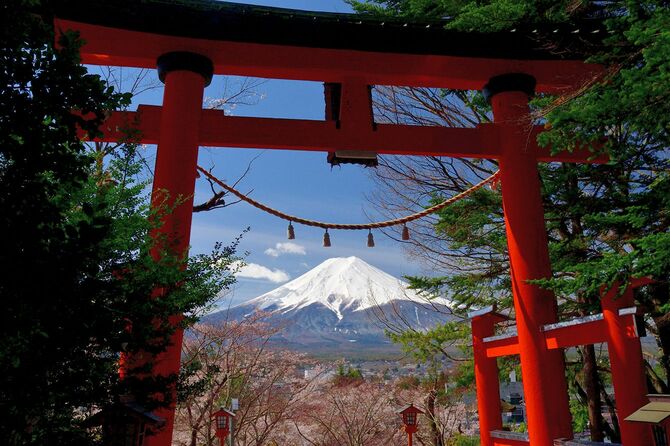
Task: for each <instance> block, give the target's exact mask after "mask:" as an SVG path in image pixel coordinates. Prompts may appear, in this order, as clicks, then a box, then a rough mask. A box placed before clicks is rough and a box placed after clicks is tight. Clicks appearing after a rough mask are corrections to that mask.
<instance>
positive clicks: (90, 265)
mask: <svg viewBox="0 0 670 446" xmlns="http://www.w3.org/2000/svg"><path fill="white" fill-rule="evenodd" d="M50 5H51V2H48V1H43V2H42V1H37V0H19V1H16V2H4V3H3V5H2V6H1V8H2V14H0V16H1V17H2V19H1V20H2V31H0V32H1V33H2V34H1V35H2V41H3V46H2V48H1V49H0V65H1V66H2V69H0V98H2V99H0V191H1V192H0V207H1V208H2V213H1V214H0V234H2V235H1V236H0V237H1V238H2V243H0V246H2V250H0V271H2V280H0V296H2V301H3V304H4V306H5V308H4V309H3V312H2V320H1V323H0V339H2V341H1V342H0V374H2V377H3V379H2V380H1V383H0V418H1V419H2V423H0V436H1V437H2V438H3V441H4V442H6V444H10V445H24V444H40V445H48V444H69V445H77V444H94V443H95V442H96V441H97V440H99V439H96V438H95V436H93V435H92V434H90V433H89V432H87V431H86V430H85V429H84V428H83V427H82V424H81V422H82V420H83V419H84V418H85V417H86V416H87V415H90V414H91V413H92V412H93V411H95V410H98V409H100V408H102V407H104V406H105V405H107V404H110V403H113V402H115V401H117V400H118V398H119V397H120V396H121V395H127V394H132V395H133V396H134V397H135V398H136V400H138V401H139V402H141V403H143V404H146V406H147V408H151V407H153V406H155V405H158V404H165V403H166V402H167V400H165V401H162V402H161V401H160V400H161V398H158V399H156V398H153V397H155V396H156V395H157V394H166V395H170V394H171V392H170V391H169V389H171V388H172V386H173V385H174V382H175V381H176V380H177V377H176V376H172V377H168V378H166V379H161V380H152V379H150V378H146V379H139V378H137V379H126V380H124V381H120V380H119V378H118V373H117V369H118V359H119V352H121V351H125V352H127V353H130V354H132V353H133V352H139V351H148V352H153V353H155V352H159V351H162V350H164V349H165V347H166V346H167V345H168V342H169V337H170V335H171V333H172V332H173V331H174V327H173V326H171V325H170V324H169V323H167V320H168V316H169V315H174V314H181V313H184V314H186V317H185V318H184V319H183V321H182V325H183V326H188V325H189V324H190V323H192V322H193V321H194V319H195V318H196V317H197V314H198V311H200V310H201V309H202V308H203V306H205V305H207V304H208V303H209V302H210V301H211V299H212V298H213V297H214V296H215V295H216V294H217V293H218V292H219V291H220V290H221V289H222V288H225V287H226V286H228V285H230V284H231V283H232V280H233V278H232V277H231V276H230V274H229V273H228V269H227V266H228V264H229V263H230V262H231V260H232V258H233V254H234V248H235V245H234V244H233V245H232V246H230V247H217V249H215V251H214V253H213V254H212V255H209V256H200V257H195V258H191V259H183V258H175V257H174V256H169V255H165V256H163V258H162V260H161V261H160V262H155V261H153V260H152V259H151V257H150V256H149V254H148V253H149V248H150V246H151V239H150V237H149V232H150V231H151V229H152V225H153V224H152V223H151V222H152V221H154V222H155V221H158V220H159V218H149V217H150V212H149V207H148V200H147V199H146V197H145V196H144V195H143V194H144V190H145V189H146V185H145V184H142V183H138V182H137V181H136V180H135V178H136V174H137V172H138V169H139V165H138V163H137V152H136V150H135V149H136V147H135V145H133V144H131V143H128V144H124V145H122V146H119V148H118V150H117V151H116V152H115V153H114V154H113V156H112V157H111V158H109V159H108V160H107V161H106V163H105V165H104V169H102V170H100V164H98V165H97V166H96V162H95V156H94V154H92V153H91V150H90V149H89V148H88V147H87V146H86V145H85V144H83V143H82V142H81V140H80V138H79V131H82V132H84V133H85V134H88V135H89V136H94V135H95V134H96V132H97V128H98V126H99V124H100V123H101V122H102V120H103V119H104V116H105V112H106V111H107V110H112V109H118V108H122V107H124V106H125V105H127V104H128V102H129V99H130V97H129V95H127V94H121V93H117V92H115V91H114V90H113V89H112V88H111V87H108V86H107V85H105V83H103V82H102V81H101V80H100V78H99V77H98V76H95V75H91V74H89V73H88V72H87V70H86V68H84V67H83V66H81V65H80V63H79V62H80V60H79V56H78V48H79V45H80V42H79V41H78V39H77V36H76V35H75V34H67V35H65V36H62V37H61V38H60V39H59V46H58V48H55V47H54V45H53V43H54V41H55V34H54V29H53V26H52V23H53V22H52V16H51V14H50V10H49V6H50ZM72 110H79V111H80V112H81V115H75V114H73V113H72ZM82 116H86V119H84V118H83V117H82ZM78 129H80V130H78ZM161 212H169V209H166V210H161ZM154 217H160V215H154ZM184 263H186V267H185V268H182V267H181V266H183V265H184ZM156 286H160V287H162V288H163V289H164V290H166V292H165V296H164V298H161V299H151V298H150V296H151V291H152V290H153V289H154V288H155V287H156ZM152 405H153V406H152Z"/></svg>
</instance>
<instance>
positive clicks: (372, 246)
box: [368, 229, 375, 248]
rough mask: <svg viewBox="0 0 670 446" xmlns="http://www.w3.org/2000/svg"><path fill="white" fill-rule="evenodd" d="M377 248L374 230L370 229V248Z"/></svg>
mask: <svg viewBox="0 0 670 446" xmlns="http://www.w3.org/2000/svg"><path fill="white" fill-rule="evenodd" d="M374 247H375V238H374V237H373V235H372V229H368V248H374Z"/></svg>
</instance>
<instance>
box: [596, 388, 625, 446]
mask: <svg viewBox="0 0 670 446" xmlns="http://www.w3.org/2000/svg"><path fill="white" fill-rule="evenodd" d="M600 394H601V395H602V397H603V401H605V405H607V409H608V410H609V413H610V415H611V416H612V428H611V430H609V426H608V430H609V432H608V433H607V435H608V437H610V440H611V441H612V443H620V442H621V429H620V428H619V417H617V414H616V409H615V407H614V402H613V401H612V399H611V398H610V396H609V395H608V394H607V392H606V391H605V388H604V387H603V386H600Z"/></svg>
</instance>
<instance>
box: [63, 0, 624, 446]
mask: <svg viewBox="0 0 670 446" xmlns="http://www.w3.org/2000/svg"><path fill="white" fill-rule="evenodd" d="M128 8H130V9H128ZM240 8H241V7H239V6H231V5H228V6H226V4H225V3H221V2H214V1H202V2H190V3H184V4H166V3H163V2H160V1H158V0H150V1H146V2H141V3H137V4H134V5H133V6H128V5H127V4H126V3H124V2H119V3H116V2H103V1H87V2H86V1H68V2H64V6H62V7H61V9H60V11H59V12H58V13H57V17H58V18H57V19H56V20H55V26H56V28H57V29H59V30H63V31H65V30H68V29H73V30H77V31H79V32H80V34H81V36H82V38H83V40H84V41H85V42H86V45H85V46H84V47H83V48H82V51H81V54H82V62H83V63H88V64H98V65H120V66H129V67H143V68H154V67H157V68H158V71H159V77H160V79H161V80H163V81H164V83H165V90H164V99H163V105H162V107H148V106H140V107H139V109H138V111H137V112H115V113H112V115H111V116H110V118H109V120H108V121H107V123H106V124H105V126H104V128H103V129H102V130H103V136H102V138H101V139H102V140H109V141H117V140H122V139H124V138H125V136H126V135H127V133H126V132H125V131H126V130H127V128H128V127H131V128H132V127H135V128H136V129H137V130H139V134H140V142H144V143H150V144H158V153H157V159H156V168H155V178H154V185H153V191H154V192H153V196H152V201H153V203H159V202H161V201H162V200H163V199H164V198H165V196H164V192H167V193H168V194H169V195H168V197H169V199H170V200H174V199H175V198H176V197H186V198H187V199H185V200H183V201H181V202H180V204H179V205H178V206H176V207H175V210H174V211H173V213H172V214H170V215H168V216H167V217H166V218H165V221H164V225H163V227H162V228H161V231H162V232H163V233H165V234H166V235H167V237H168V239H169V240H170V241H172V242H173V244H172V249H173V250H174V251H175V252H176V253H178V254H184V253H185V252H186V251H187V249H188V244H189V237H190V226H191V218H192V216H191V213H192V212H191V210H192V201H193V192H194V186H195V178H196V170H195V168H196V161H197V155H198V147H199V146H201V145H207V146H226V147H240V148H244V147H263V148H275V149H290V150H318V151H335V150H365V151H373V152H377V153H381V154H398V155H400V154H402V155H435V156H451V157H468V158H491V159H497V160H499V163H500V178H501V185H502V191H503V206H504V212H505V221H506V228H507V238H508V246H509V252H510V261H511V270H512V290H513V294H514V303H515V309H516V317H517V329H518V336H517V339H518V342H517V344H518V349H519V353H520V357H521V365H522V376H523V383H524V389H525V394H526V403H527V407H528V428H529V435H530V441H531V444H532V445H533V446H549V445H551V444H552V442H553V440H554V439H556V438H561V437H570V436H571V435H572V429H571V425H570V412H569V406H568V397H567V385H566V382H565V376H564V373H563V370H564V364H563V355H562V352H561V351H560V350H556V349H552V348H549V347H548V346H547V344H546V342H545V340H544V334H543V332H542V327H544V326H545V325H547V324H551V323H554V322H556V302H555V298H554V297H553V295H552V294H551V293H549V292H547V291H545V290H542V289H540V288H539V287H537V286H536V285H530V284H529V283H528V280H532V279H540V278H545V277H549V276H550V275H551V268H550V264H549V255H548V252H547V239H546V232H545V227H544V215H543V209H542V202H541V193H540V184H539V178H538V172H537V163H538V162H546V161H564V162H593V160H591V159H590V153H589V152H587V151H581V150H577V151H575V152H573V153H566V154H560V155H553V156H552V155H550V154H549V151H548V150H545V149H540V148H539V147H538V146H537V144H536V143H535V137H536V136H537V134H538V133H539V132H540V131H541V129H540V128H538V127H534V126H532V123H531V117H530V114H529V108H528V100H529V97H530V96H531V95H532V94H533V93H534V92H535V91H542V92H550V93H559V94H560V93H568V92H570V91H572V90H575V89H577V88H580V87H582V86H583V85H585V84H586V83H588V82H589V81H591V80H592V79H593V78H594V77H595V76H597V74H598V73H599V72H600V70H601V68H600V67H598V66H594V65H588V64H584V63H583V62H582V61H581V59H582V56H581V55H579V54H577V55H576V56H574V57H573V58H569V57H566V56H565V54H566V53H563V54H562V55H560V56H559V55H557V54H552V53H550V52H547V51H545V50H542V49H540V48H537V46H536V45H535V44H534V41H533V40H532V39H531V38H529V36H530V35H532V32H531V31H529V32H528V33H525V34H524V33H522V32H518V33H498V34H494V35H487V34H478V33H456V32H451V31H445V30H444V29H442V26H441V24H431V23H428V24H420V25H415V24H407V23H402V22H400V23H393V22H386V21H380V20H378V21H375V20H363V19H361V18H360V17H357V16H349V15H337V14H312V13H299V12H296V11H288V12H287V11H284V10H275V9H271V8H260V9H259V8H253V9H248V10H247V9H244V8H243V7H242V9H240ZM408 25H409V26H408ZM431 26H432V28H431ZM268 30H269V31H268ZM254 32H256V34H254ZM573 32H574V30H573ZM576 32H579V30H577V31H576ZM591 32H593V33H597V32H598V29H597V28H596V29H595V30H593V31H589V34H587V36H588V35H591V34H590V33H591ZM566 35H568V36H569V35H570V34H566ZM304 36H308V37H307V38H305V37H304ZM568 40H569V39H568ZM213 74H229V75H245V76H258V77H268V78H282V79H295V80H312V81H321V82H328V83H338V84H341V86H342V88H341V98H340V107H339V110H340V114H339V116H338V117H337V118H338V119H337V120H336V121H335V122H333V121H304V120H286V119H262V118H239V117H229V116H224V115H223V113H222V112H220V111H212V110H203V109H202V99H203V91H204V87H205V86H206V85H207V84H208V83H209V82H210V80H211V77H212V76H213ZM373 85H402V86H427V87H444V88H451V89H471V90H481V89H484V91H485V92H486V94H487V97H488V99H489V100H490V102H491V105H492V107H493V115H494V123H493V124H487V125H481V126H479V127H476V128H441V127H413V126H402V125H390V124H378V123H374V119H373V116H372V114H371V106H370V96H369V94H368V92H369V87H370V86H373ZM181 336H182V334H181V332H177V333H176V335H175V337H174V339H173V345H172V346H171V347H170V348H169V350H168V351H167V352H166V353H165V354H163V355H161V356H160V357H159V358H157V362H158V365H157V367H156V370H155V373H157V374H168V373H174V372H176V371H178V370H179V359H180V357H179V352H180V345H181ZM540 365H541V366H540ZM496 397H497V396H496ZM162 415H163V416H165V418H166V420H167V423H166V428H165V429H164V430H163V431H162V432H161V433H159V434H158V435H156V436H154V437H151V438H150V439H149V444H150V445H160V446H167V445H169V444H170V442H171V435H172V426H173V410H166V411H164V413H163V414H162ZM626 446H628V445H626Z"/></svg>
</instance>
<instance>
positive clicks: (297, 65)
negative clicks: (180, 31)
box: [55, 19, 602, 93]
mask: <svg viewBox="0 0 670 446" xmlns="http://www.w3.org/2000/svg"><path fill="white" fill-rule="evenodd" d="M55 24H56V29H61V30H68V29H73V30H79V32H80V33H81V37H82V38H83V39H84V41H86V45H85V46H84V47H83V48H82V62H83V63H86V64H91V65H114V66H125V67H139V68H152V69H153V68H155V67H156V59H157V58H158V57H159V56H160V55H162V54H165V53H168V52H170V51H190V52H194V53H198V54H202V55H204V56H207V57H209V58H210V59H211V60H212V62H214V72H215V74H228V75H239V76H253V77H263V78H274V79H295V80H309V81H320V82H342V81H343V80H344V79H346V78H358V79H362V80H364V81H365V83H366V84H368V85H402V86H413V87H442V88H453V89H460V90H480V89H481V88H482V87H483V86H484V84H486V83H487V82H488V80H489V79H490V78H491V77H493V76H497V75H499V74H504V73H527V74H530V75H532V76H534V77H535V79H536V80H537V90H538V91H540V92H551V93H562V92H563V93H567V92H570V91H573V90H574V89H575V88H577V87H580V86H582V85H583V84H584V83H586V82H587V81H589V80H591V79H592V78H593V76H595V75H597V74H598V73H600V72H602V67H600V66H598V65H593V64H585V63H583V62H582V61H579V60H509V59H491V58H468V57H453V56H435V55H411V54H394V53H378V52H370V51H354V50H337V49H321V48H306V47H294V46H281V45H266V44H253V43H242V42H225V41H223V42H222V41H212V40H204V39H192V38H184V37H175V36H167V35H160V34H150V33H144V32H137V31H128V30H122V29H117V28H108V27H103V26H97V25H91V24H86V23H78V22H73V21H68V20H61V19H56V20H55Z"/></svg>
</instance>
